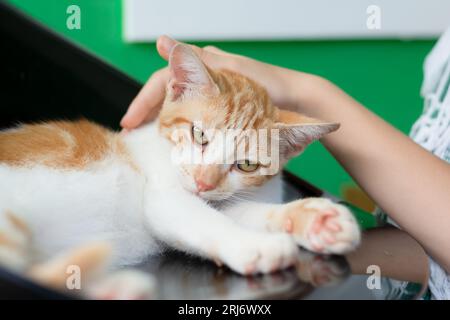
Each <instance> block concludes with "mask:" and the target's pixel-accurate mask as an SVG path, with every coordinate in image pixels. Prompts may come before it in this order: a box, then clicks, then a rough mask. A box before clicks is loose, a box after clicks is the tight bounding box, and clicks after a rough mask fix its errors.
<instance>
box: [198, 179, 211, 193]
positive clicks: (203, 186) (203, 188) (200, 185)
mask: <svg viewBox="0 0 450 320" xmlns="http://www.w3.org/2000/svg"><path fill="white" fill-rule="evenodd" d="M195 184H196V185H197V190H198V191H200V192H205V191H209V190H213V189H214V188H215V187H216V186H213V185H212V184H207V183H205V182H203V181H202V180H200V179H195Z"/></svg>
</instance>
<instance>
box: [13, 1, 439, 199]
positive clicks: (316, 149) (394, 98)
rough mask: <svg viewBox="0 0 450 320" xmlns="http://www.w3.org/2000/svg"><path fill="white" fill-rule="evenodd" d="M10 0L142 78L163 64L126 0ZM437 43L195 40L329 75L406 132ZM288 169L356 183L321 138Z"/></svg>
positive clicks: (319, 179)
mask: <svg viewBox="0 0 450 320" xmlns="http://www.w3.org/2000/svg"><path fill="white" fill-rule="evenodd" d="M9 2H10V3H12V4H14V5H15V6H17V7H18V8H20V9H21V10H23V11H24V12H26V13H28V14H30V15H31V16H33V17H34V18H36V19H37V20H39V21H41V22H43V23H44V24H45V25H47V26H48V27H50V28H51V29H53V30H55V31H57V32H58V33H60V34H63V35H64V36H66V37H67V38H69V39H71V40H73V41H74V42H76V43H78V44H80V45H81V46H82V47H84V48H85V49H87V50H89V51H91V52H92V53H95V54H96V55H98V56H99V57H101V58H102V59H104V60H105V61H107V62H109V63H111V64H112V65H114V66H116V67H117V68H119V69H120V70H122V71H124V72H125V73H127V74H128V75H130V76H131V77H133V78H135V79H137V80H139V81H140V82H144V81H145V80H146V79H147V78H148V76H149V75H150V74H151V73H152V72H153V71H155V70H157V69H158V68H161V67H162V66H164V65H165V62H164V61H163V60H162V59H161V58H160V57H159V56H158V55H157V53H156V50H155V45H154V43H146V44H126V43H124V42H123V40H122V31H121V30H122V3H121V0H70V1H69V0H10V1H9ZM71 4H76V5H78V6H80V9H81V29H80V30H69V29H67V27H66V19H67V17H68V14H67V13H66V9H67V7H68V6H69V5H71ZM162 14H170V13H162ZM11 27H12V28H13V27H14V26H11ZM205 27H207V26H205ZM434 42H435V40H414V41H400V40H354V41H353V40H345V41H239V42H237V41H229V42H228V41H227V42H208V43H199V42H197V43H196V44H198V45H200V46H203V45H206V44H214V45H216V46H218V47H220V48H222V49H224V50H227V51H231V52H235V53H239V54H243V55H247V56H250V57H253V58H255V59H259V60H262V61H265V62H269V63H272V64H277V65H280V66H284V67H287V68H292V69H297V70H303V71H306V72H311V73H315V74H318V75H321V76H324V77H326V78H328V79H330V80H331V81H333V82H334V83H336V84H337V85H339V86H340V87H341V88H343V89H344V90H345V91H347V92H348V93H349V94H350V95H352V96H353V97H355V98H356V99H357V100H359V101H360V102H362V103H363V104H364V105H365V106H367V107H368V108H370V109H371V110H373V111H374V112H375V113H377V114H378V115H380V116H381V117H383V118H384V119H386V120H387V121H388V122H390V123H392V124H393V125H394V126H396V127H397V128H399V129H400V130H402V131H403V132H405V133H407V132H408V131H409V129H410V127H411V125H412V123H413V121H414V119H415V118H417V117H418V115H419V114H420V112H421V110H422V100H421V98H420V96H419V90H420V85H421V81H422V64H423V59H424V57H425V56H426V54H427V53H428V52H429V51H430V49H431V48H432V46H433V44H434ZM367 143H370V141H368V142H367ZM380 152H383V150H380ZM288 169H289V170H290V171H291V172H294V173H295V174H298V175H300V176H301V177H303V178H305V179H307V180H309V181H310V182H312V183H313V184H315V185H317V186H318V187H320V188H323V189H325V190H327V191H329V192H331V193H333V194H336V195H340V193H341V190H342V187H343V186H345V185H349V184H352V183H353V182H352V180H351V178H350V177H349V176H348V175H347V174H346V173H345V171H344V170H343V169H342V168H341V167H340V166H339V164H338V163H337V162H336V161H335V160H334V159H333V158H332V157H331V156H330V155H329V154H328V153H327V152H326V150H325V149H324V148H323V147H322V146H321V145H320V144H319V143H315V144H313V145H312V146H310V147H309V149H307V150H306V152H305V153H304V154H303V155H301V156H300V157H298V158H296V159H294V160H292V161H291V162H290V163H289V164H288Z"/></svg>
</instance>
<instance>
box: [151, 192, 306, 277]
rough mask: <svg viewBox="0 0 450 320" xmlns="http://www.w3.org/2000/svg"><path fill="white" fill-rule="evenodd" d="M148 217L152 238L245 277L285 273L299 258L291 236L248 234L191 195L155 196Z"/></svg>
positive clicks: (157, 194) (249, 232)
mask: <svg viewBox="0 0 450 320" xmlns="http://www.w3.org/2000/svg"><path fill="white" fill-rule="evenodd" d="M146 215H147V221H148V225H149V228H150V229H151V231H152V234H153V235H154V236H155V237H157V238H158V239H160V240H162V241H163V242H165V243H167V244H168V245H169V246H171V247H174V248H177V249H180V250H182V251H186V252H191V253H195V254H198V255H200V256H203V257H206V258H209V259H212V260H214V261H216V262H217V263H222V262H223V263H225V264H226V265H228V266H229V267H230V268H231V269H233V270H234V271H236V272H239V273H241V274H254V273H259V272H263V273H266V272H271V271H275V270H278V269H282V268H285V267H287V266H290V265H292V264H293V263H294V262H295V260H296V257H297V253H298V248H297V246H296V244H295V241H293V239H292V237H290V236H289V235H286V234H283V233H273V234H271V233H267V232H258V231H252V230H248V229H246V228H244V227H242V226H240V225H238V224H237V223H235V222H234V221H233V220H232V219H230V218H229V217H227V216H225V215H223V214H222V213H220V212H218V211H217V210H215V209H213V208H211V207H209V206H208V205H207V204H206V203H205V202H203V201H202V200H201V199H199V198H197V197H196V196H194V195H191V194H189V193H188V192H182V191H179V192H178V193H174V192H155V193H153V194H152V197H151V200H150V201H149V202H148V205H147V210H146Z"/></svg>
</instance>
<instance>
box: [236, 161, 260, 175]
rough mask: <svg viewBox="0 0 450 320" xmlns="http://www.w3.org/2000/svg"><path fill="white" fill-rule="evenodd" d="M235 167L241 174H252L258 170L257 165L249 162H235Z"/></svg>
mask: <svg viewBox="0 0 450 320" xmlns="http://www.w3.org/2000/svg"><path fill="white" fill-rule="evenodd" d="M236 167H237V168H238V169H239V170H241V171H243V172H253V171H256V169H258V168H259V163H255V162H250V160H244V162H241V163H239V162H237V163H236Z"/></svg>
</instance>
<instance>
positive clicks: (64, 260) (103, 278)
mask: <svg viewBox="0 0 450 320" xmlns="http://www.w3.org/2000/svg"><path fill="white" fill-rule="evenodd" d="M111 249H112V248H111V246H110V245H109V244H108V243H104V242H93V243H88V244H86V245H82V246H79V247H77V248H74V249H70V250H67V251H65V252H64V253H62V254H59V255H57V256H55V257H53V258H51V259H49V260H48V261H45V262H43V263H40V264H36V265H33V266H32V267H31V268H30V269H29V270H28V271H27V273H26V274H27V275H28V276H29V277H30V278H32V279H33V280H34V281H37V282H39V283H41V284H42V285H44V286H49V287H52V288H53V289H56V290H58V291H64V292H66V293H68V294H74V295H80V296H82V297H84V298H89V299H100V300H136V299H151V298H153V297H154V296H155V281H154V278H153V276H152V275H150V274H148V273H145V272H142V271H139V270H135V269H129V268H126V269H123V270H117V271H109V270H108V268H107V266H108V260H109V257H110V255H111ZM76 277H78V279H77V278H76ZM77 283H78V284H77Z"/></svg>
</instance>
